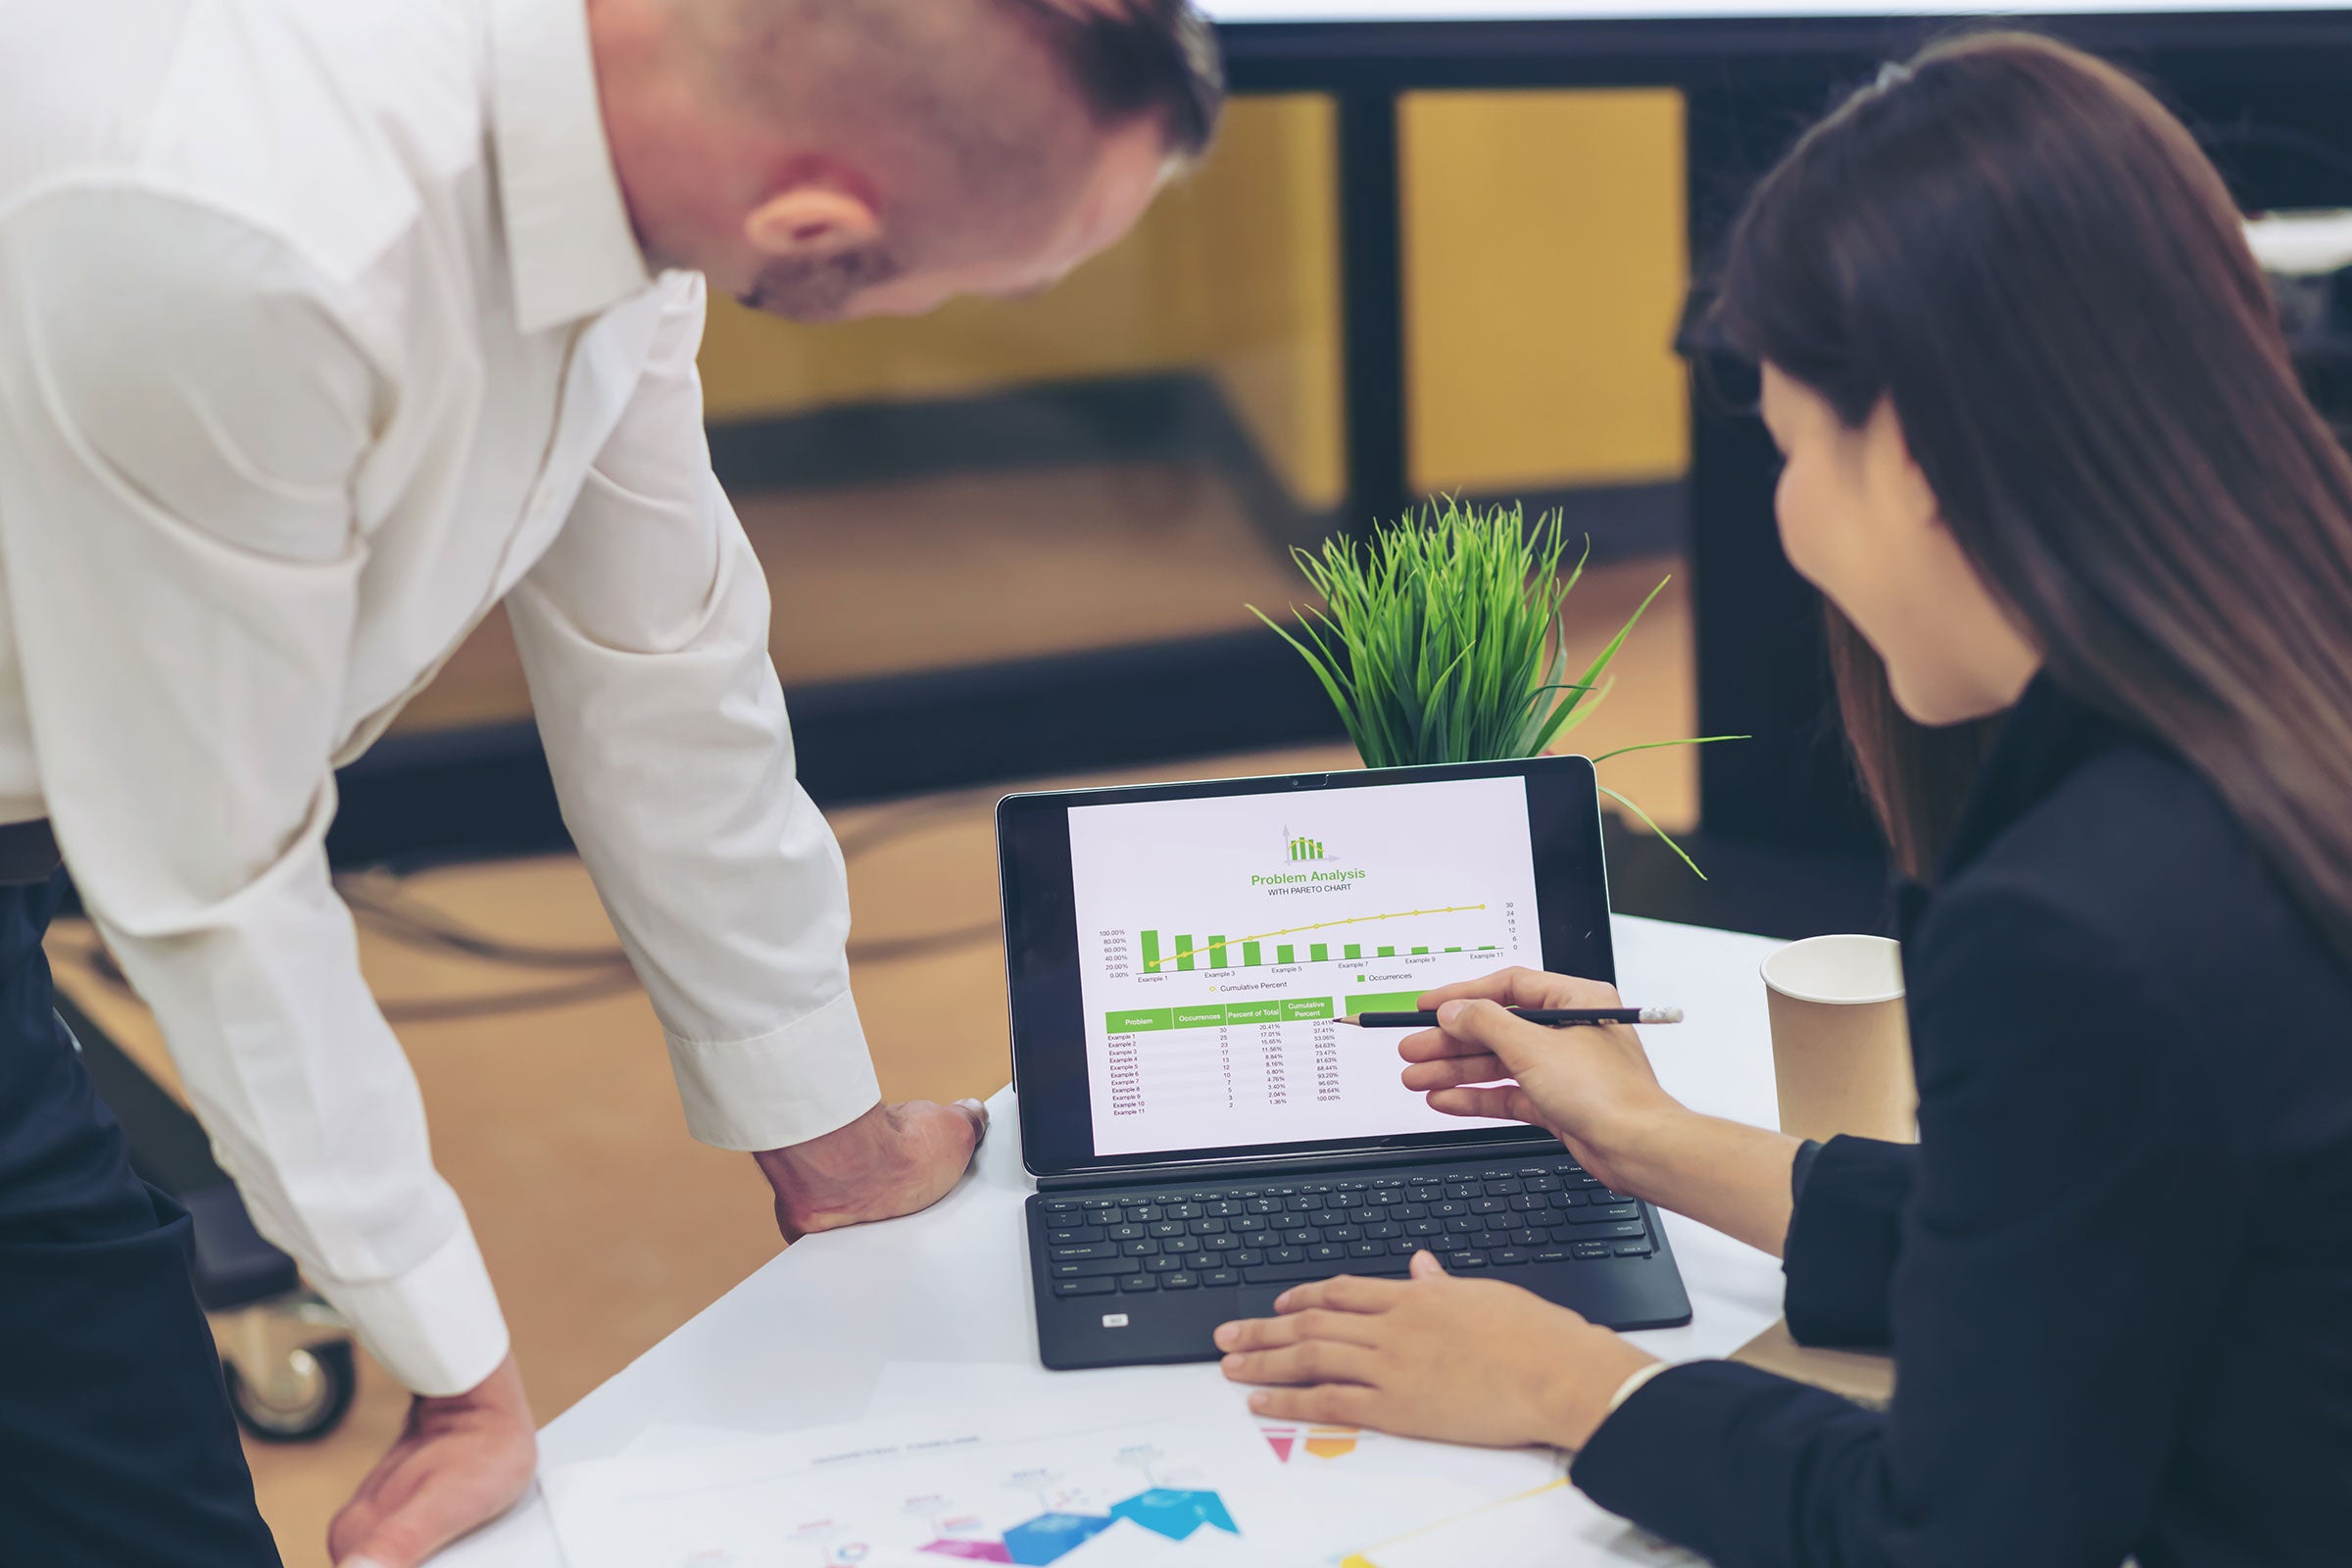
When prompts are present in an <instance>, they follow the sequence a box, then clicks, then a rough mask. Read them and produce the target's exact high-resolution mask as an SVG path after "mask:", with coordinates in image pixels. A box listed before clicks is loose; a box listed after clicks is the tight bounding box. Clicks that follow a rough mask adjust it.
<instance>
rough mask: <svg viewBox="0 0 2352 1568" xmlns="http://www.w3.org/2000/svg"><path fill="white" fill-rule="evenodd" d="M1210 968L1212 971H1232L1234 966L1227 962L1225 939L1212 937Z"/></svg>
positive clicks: (1209, 952)
mask: <svg viewBox="0 0 2352 1568" xmlns="http://www.w3.org/2000/svg"><path fill="white" fill-rule="evenodd" d="M1208 966H1209V967H1210V968H1211V969H1230V968H1232V967H1233V965H1231V964H1229V963H1227V962H1226V961H1225V939H1224V938H1223V937H1210V938H1209V939H1208Z"/></svg>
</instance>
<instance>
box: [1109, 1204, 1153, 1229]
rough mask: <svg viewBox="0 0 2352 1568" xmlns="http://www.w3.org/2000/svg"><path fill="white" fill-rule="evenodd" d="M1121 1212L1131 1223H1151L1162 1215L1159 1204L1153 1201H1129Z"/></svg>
mask: <svg viewBox="0 0 2352 1568" xmlns="http://www.w3.org/2000/svg"><path fill="white" fill-rule="evenodd" d="M1119 1213H1120V1215H1121V1216H1122V1217H1123V1218H1124V1219H1125V1220H1126V1221H1127V1222H1128V1223H1129V1224H1130V1225H1149V1224H1151V1223H1152V1221H1153V1220H1155V1219H1159V1218H1161V1217H1162V1216H1161V1214H1160V1212H1159V1208H1158V1205H1156V1204H1153V1203H1129V1204H1128V1205H1127V1206H1126V1207H1125V1208H1122V1209H1120V1210H1119Z"/></svg>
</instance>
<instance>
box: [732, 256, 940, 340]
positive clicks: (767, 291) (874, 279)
mask: <svg viewBox="0 0 2352 1568" xmlns="http://www.w3.org/2000/svg"><path fill="white" fill-rule="evenodd" d="M904 270H905V268H904V267H902V266H901V264H900V262H899V259H898V258H897V257H895V256H893V255H891V254H890V252H888V251H886V250H884V249H882V248H881V247H880V246H861V247H860V248H858V249H857V250H853V251H842V252H839V253H837V254H835V255H832V256H787V257H781V258H779V259H778V260H776V261H773V262H770V263H768V265H767V266H766V267H765V268H763V269H762V270H760V276H759V277H758V279H757V280H755V281H754V283H753V285H752V291H751V292H750V293H749V294H746V295H744V296H743V303H744V304H746V305H748V306H750V307H751V308H752V309H753V310H755V311H764V312H766V313H767V314H768V315H770V316H781V317H783V318H784V319H787V320H792V321H809V322H821V321H838V320H840V319H842V317H843V316H844V315H846V314H847V313H848V311H849V308H850V306H851V304H852V303H853V302H854V301H856V299H857V298H858V295H860V294H862V293H864V292H865V291H866V290H867V289H869V288H872V287H874V286H875V285H877V284H881V283H887V282H889V281H890V280H891V279H892V278H894V277H897V276H898V275H899V274H900V273H901V272H902V271H904Z"/></svg>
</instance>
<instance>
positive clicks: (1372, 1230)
mask: <svg viewBox="0 0 2352 1568" xmlns="http://www.w3.org/2000/svg"><path fill="white" fill-rule="evenodd" d="M1403 1234H1404V1227H1403V1226H1401V1225H1399V1224H1397V1222H1396V1221H1395V1220H1393V1219H1384V1220H1382V1221H1381V1222H1380V1223H1379V1224H1377V1225H1367V1226H1365V1227H1364V1239H1365V1240H1366V1241H1370V1242H1391V1241H1395V1240H1396V1239H1397V1237H1399V1236H1402V1235H1403Z"/></svg>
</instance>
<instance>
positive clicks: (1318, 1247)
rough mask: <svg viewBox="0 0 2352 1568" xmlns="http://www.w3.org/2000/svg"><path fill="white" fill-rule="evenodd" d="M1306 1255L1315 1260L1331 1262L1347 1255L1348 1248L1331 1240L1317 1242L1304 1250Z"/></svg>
mask: <svg viewBox="0 0 2352 1568" xmlns="http://www.w3.org/2000/svg"><path fill="white" fill-rule="evenodd" d="M1306 1255H1307V1256H1308V1257H1310V1258H1313V1259H1314V1260H1315V1261H1317V1262H1325V1263H1327V1262H1333V1261H1336V1260H1338V1259H1340V1258H1343V1257H1346V1256H1347V1255H1348V1249H1346V1248H1345V1247H1341V1246H1339V1245H1337V1244H1335V1243H1332V1242H1317V1243H1316V1244H1315V1245H1314V1246H1312V1247H1310V1248H1308V1249H1307V1250H1306Z"/></svg>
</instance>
